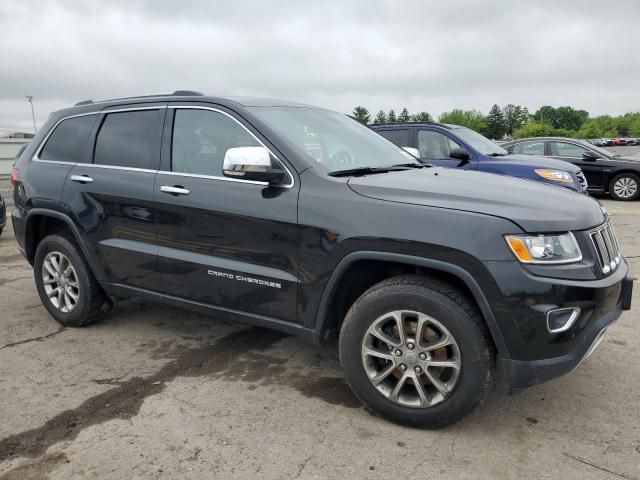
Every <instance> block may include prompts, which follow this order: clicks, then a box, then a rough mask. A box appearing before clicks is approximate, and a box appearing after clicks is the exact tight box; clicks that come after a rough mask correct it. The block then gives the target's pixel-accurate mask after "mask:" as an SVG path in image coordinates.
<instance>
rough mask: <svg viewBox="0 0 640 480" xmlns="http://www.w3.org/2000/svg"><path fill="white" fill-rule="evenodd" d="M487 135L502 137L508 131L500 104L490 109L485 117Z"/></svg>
mask: <svg viewBox="0 0 640 480" xmlns="http://www.w3.org/2000/svg"><path fill="white" fill-rule="evenodd" d="M485 124H486V127H485V131H484V133H485V135H486V136H487V137H489V138H493V139H496V140H497V139H500V138H502V137H503V136H504V134H505V132H506V127H505V122H504V116H503V115H502V110H501V109H500V107H499V106H498V105H494V106H493V107H491V110H489V115H487V117H486V119H485Z"/></svg>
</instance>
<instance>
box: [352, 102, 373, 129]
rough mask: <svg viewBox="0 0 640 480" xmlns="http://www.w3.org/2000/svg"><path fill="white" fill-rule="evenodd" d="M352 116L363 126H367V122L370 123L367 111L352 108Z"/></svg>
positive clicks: (362, 108) (361, 108) (360, 108)
mask: <svg viewBox="0 0 640 480" xmlns="http://www.w3.org/2000/svg"><path fill="white" fill-rule="evenodd" d="M352 115H353V116H354V117H356V118H357V119H358V120H359V121H360V122H362V123H364V124H365V125H368V124H369V122H370V121H371V115H370V114H369V110H367V109H366V108H364V107H361V106H357V107H356V108H354V109H353V114H352Z"/></svg>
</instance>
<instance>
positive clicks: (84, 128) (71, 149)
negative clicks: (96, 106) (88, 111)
mask: <svg viewBox="0 0 640 480" xmlns="http://www.w3.org/2000/svg"><path fill="white" fill-rule="evenodd" d="M97 117H98V116H97V115H85V116H83V117H75V118H68V119H67V120H63V121H62V122H61V123H60V124H59V125H58V126H57V127H56V128H55V130H54V131H53V133H52V134H51V136H50V137H49V139H48V140H47V143H46V144H45V145H44V148H43V149H42V152H40V158H41V159H42V160H57V161H59V162H73V163H76V162H84V161H85V156H84V155H85V153H86V151H87V150H86V147H87V141H88V140H89V134H90V133H91V129H92V128H93V124H94V123H95V121H96V119H97Z"/></svg>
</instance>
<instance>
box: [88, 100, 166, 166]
mask: <svg viewBox="0 0 640 480" xmlns="http://www.w3.org/2000/svg"><path fill="white" fill-rule="evenodd" d="M159 158H160V111H159V110H137V111H132V112H120V113H109V114H107V116H106V117H105V119H104V121H103V122H102V127H100V131H99V132H98V137H97V139H96V148H95V153H94V156H93V163H96V164H98V165H113V166H118V167H131V168H145V169H151V170H155V169H156V168H158V161H159Z"/></svg>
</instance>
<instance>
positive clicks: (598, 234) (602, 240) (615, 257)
mask: <svg viewBox="0 0 640 480" xmlns="http://www.w3.org/2000/svg"><path fill="white" fill-rule="evenodd" d="M589 236H590V237H591V241H593V245H594V247H595V249H596V253H597V254H598V260H599V262H600V269H601V270H602V273H604V274H605V275H608V274H609V273H611V272H613V271H614V270H615V269H616V268H617V267H618V265H620V262H621V261H622V255H621V254H620V247H619V245H618V239H617V238H616V234H615V232H614V231H613V226H612V225H611V223H609V222H607V223H606V224H605V226H604V227H602V228H600V229H598V230H596V231H595V232H592V233H590V234H589Z"/></svg>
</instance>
